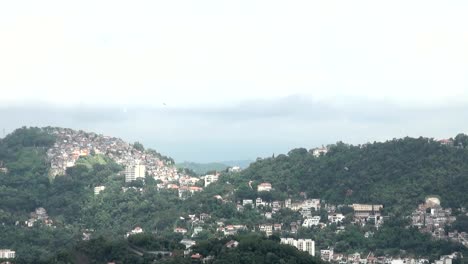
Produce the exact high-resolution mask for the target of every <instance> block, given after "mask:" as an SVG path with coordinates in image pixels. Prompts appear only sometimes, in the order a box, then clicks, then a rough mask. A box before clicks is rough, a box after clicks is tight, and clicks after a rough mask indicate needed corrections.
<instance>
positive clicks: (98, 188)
mask: <svg viewBox="0 0 468 264" xmlns="http://www.w3.org/2000/svg"><path fill="white" fill-rule="evenodd" d="M105 189H106V186H96V187H94V195H98V194H99V193H100V192H102V191H104V190H105Z"/></svg>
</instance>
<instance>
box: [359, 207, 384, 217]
mask: <svg viewBox="0 0 468 264" xmlns="http://www.w3.org/2000/svg"><path fill="white" fill-rule="evenodd" d="M352 207H353V209H354V217H358V218H367V217H369V216H370V215H377V214H379V215H380V210H381V209H382V208H383V205H381V204H353V205H352Z"/></svg>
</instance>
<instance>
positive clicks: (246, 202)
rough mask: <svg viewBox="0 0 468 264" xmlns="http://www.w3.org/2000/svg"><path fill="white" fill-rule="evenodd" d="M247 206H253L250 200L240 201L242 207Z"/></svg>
mask: <svg viewBox="0 0 468 264" xmlns="http://www.w3.org/2000/svg"><path fill="white" fill-rule="evenodd" d="M248 204H253V200H251V199H244V200H242V205H243V206H246V205H248Z"/></svg>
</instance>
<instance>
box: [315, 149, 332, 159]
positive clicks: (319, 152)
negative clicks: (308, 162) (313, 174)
mask: <svg viewBox="0 0 468 264" xmlns="http://www.w3.org/2000/svg"><path fill="white" fill-rule="evenodd" d="M327 152H328V149H327V148H325V147H321V148H315V149H313V150H312V155H314V157H316V158H317V157H320V155H325V154H327Z"/></svg>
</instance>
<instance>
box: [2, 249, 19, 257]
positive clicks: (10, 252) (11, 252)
mask: <svg viewBox="0 0 468 264" xmlns="http://www.w3.org/2000/svg"><path fill="white" fill-rule="evenodd" d="M15 257H16V252H15V251H14V250H10V249H0V259H14V258H15Z"/></svg>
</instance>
